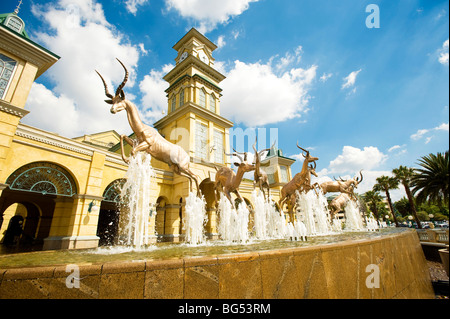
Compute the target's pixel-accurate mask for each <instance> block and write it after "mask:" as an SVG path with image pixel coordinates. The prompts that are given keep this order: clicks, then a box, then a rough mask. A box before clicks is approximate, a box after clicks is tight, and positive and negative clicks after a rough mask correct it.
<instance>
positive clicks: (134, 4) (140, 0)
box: [125, 0, 148, 15]
mask: <svg viewBox="0 0 450 319" xmlns="http://www.w3.org/2000/svg"><path fill="white" fill-rule="evenodd" d="M147 2H148V0H127V1H125V6H126V8H127V10H128V12H130V13H131V14H133V15H136V13H137V11H138V6H142V5H144V4H146V3H147Z"/></svg>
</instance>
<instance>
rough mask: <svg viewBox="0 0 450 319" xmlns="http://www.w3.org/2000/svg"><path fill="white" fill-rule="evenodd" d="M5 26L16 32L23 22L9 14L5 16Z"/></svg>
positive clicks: (20, 30) (18, 31) (21, 27)
mask: <svg viewBox="0 0 450 319" xmlns="http://www.w3.org/2000/svg"><path fill="white" fill-rule="evenodd" d="M6 26H7V27H8V28H10V29H11V30H13V31H16V32H17V33H21V32H22V31H23V27H24V26H25V23H23V21H22V19H21V18H19V17H17V16H14V15H11V16H9V17H8V18H7V21H6Z"/></svg>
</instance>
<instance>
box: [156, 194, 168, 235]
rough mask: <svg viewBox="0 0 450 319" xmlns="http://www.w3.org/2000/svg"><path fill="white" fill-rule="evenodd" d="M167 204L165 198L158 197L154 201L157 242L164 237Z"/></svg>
mask: <svg viewBox="0 0 450 319" xmlns="http://www.w3.org/2000/svg"><path fill="white" fill-rule="evenodd" d="M168 204H169V201H168V199H167V197H165V196H159V197H158V199H157V200H156V218H155V230H156V234H157V236H158V239H159V240H163V236H164V235H166V217H167V216H166V206H167V205H168Z"/></svg>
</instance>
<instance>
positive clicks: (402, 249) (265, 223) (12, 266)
mask: <svg viewBox="0 0 450 319" xmlns="http://www.w3.org/2000/svg"><path fill="white" fill-rule="evenodd" d="M119 62H120V61H119ZM120 63H121V62H120ZM121 64H122V63H121ZM122 66H123V64H122ZM123 67H124V69H125V72H126V75H125V77H124V80H123V81H122V83H121V84H120V85H119V87H118V89H117V90H116V94H115V96H113V95H111V94H110V93H109V92H108V89H107V86H106V82H105V81H104V80H103V78H101V79H102V81H103V84H104V86H105V94H106V96H107V97H108V98H109V100H107V102H108V103H110V104H112V107H111V112H112V113H116V112H119V111H122V110H126V112H127V115H128V119H129V122H130V126H131V128H132V129H133V132H134V134H135V136H136V138H137V139H136V140H134V139H131V138H129V137H128V136H126V135H122V136H121V140H120V144H121V150H122V158H123V160H124V161H125V162H127V163H128V164H129V168H128V171H127V174H126V179H127V182H126V183H125V185H124V186H123V189H122V191H121V197H122V200H123V202H126V203H127V204H126V205H124V206H123V207H122V214H121V215H123V216H121V221H120V226H121V227H120V240H119V244H120V246H119V247H118V249H115V250H109V249H106V250H105V249H102V248H97V249H88V250H79V251H77V250H68V251H55V252H39V253H27V254H17V255H14V256H12V255H10V256H0V268H1V269H0V297H1V298H29V297H34V298H36V297H41V298H42V297H43V298H188V299H193V298H229V299H231V298H232V299H239V298H254V299H256V298H393V297H403V298H404V297H406V298H408V297H416V298H417V297H419V298H428V297H434V294H433V291H432V287H431V284H430V282H429V277H427V275H426V269H427V265H426V263H425V259H424V257H423V253H421V249H420V243H419V241H418V237H417V235H416V233H415V232H414V231H413V230H407V229H400V228H397V229H392V230H386V229H380V228H379V225H378V223H377V222H376V221H375V220H374V219H373V218H372V217H368V218H366V225H364V223H363V222H362V219H361V216H360V214H359V209H358V207H357V205H356V203H353V201H352V200H350V201H349V204H348V205H347V207H345V214H346V220H345V224H344V227H342V221H341V220H339V219H336V218H335V219H333V220H330V213H329V211H328V208H327V200H326V198H325V195H324V194H325V193H326V191H330V192H336V191H339V192H341V193H342V192H345V193H351V192H350V187H355V186H356V185H357V184H358V183H360V182H361V181H362V175H361V179H356V180H354V181H347V182H344V181H341V182H338V181H336V182H332V183H330V184H329V185H328V186H329V188H328V186H327V188H326V191H323V192H322V191H319V192H317V193H316V191H314V189H313V188H312V187H311V184H310V182H311V174H315V161H317V160H318V158H317V157H312V156H310V154H309V151H307V150H305V149H303V148H301V147H300V146H299V145H298V143H297V147H299V149H301V150H302V151H303V152H304V153H302V154H303V156H304V157H305V161H304V164H303V167H302V171H301V172H300V173H298V174H296V175H295V176H294V178H293V179H292V180H291V181H290V182H289V183H287V184H286V185H285V186H283V188H282V189H281V192H280V193H281V196H280V197H281V200H280V202H279V203H278V205H279V207H280V209H281V208H282V205H281V203H282V202H283V201H284V200H288V201H290V200H292V197H291V196H292V195H294V196H295V201H296V211H295V214H294V215H293V216H291V219H292V220H290V221H289V222H288V221H287V220H286V218H285V214H284V212H283V211H281V212H280V211H278V210H277V208H276V206H275V204H274V202H273V200H272V199H271V198H270V196H269V194H267V197H266V196H265V195H264V193H262V192H261V191H258V190H257V189H256V190H254V191H253V192H252V194H251V196H252V199H253V202H254V211H253V214H254V232H251V231H250V230H249V215H250V211H249V209H248V207H247V204H246V203H245V201H243V200H242V197H241V196H240V194H239V185H240V182H241V181H242V177H243V175H244V173H245V172H249V171H252V170H254V169H255V165H253V164H251V163H247V161H246V156H244V158H240V157H239V155H236V156H237V157H238V158H240V159H241V163H237V164H235V165H237V166H238V173H237V174H235V173H234V171H232V170H231V168H229V167H221V168H220V170H219V169H216V170H217V174H216V179H215V183H216V185H215V186H217V183H221V190H222V191H221V192H220V198H219V199H218V200H217V208H218V209H217V211H218V214H217V216H218V218H219V222H218V225H217V231H218V233H219V240H215V241H208V240H206V236H205V233H204V229H205V227H204V226H205V223H206V222H207V214H206V203H205V198H203V197H202V196H201V194H200V188H199V183H198V180H197V177H196V175H195V174H193V172H192V171H191V169H190V167H189V165H190V163H191V158H190V156H189V154H188V153H187V152H186V151H185V150H184V149H183V148H181V147H180V146H178V145H175V144H172V143H170V142H168V141H167V140H166V139H165V138H164V137H162V136H161V135H160V134H159V132H158V131H157V130H155V129H154V128H152V127H149V126H146V125H145V124H143V123H142V121H141V120H140V119H139V115H138V112H137V109H136V106H134V104H133V103H131V102H130V101H128V100H126V99H125V94H124V92H123V87H124V86H125V83H126V81H127V79H128V71H127V70H126V68H125V66H123ZM99 75H100V74H99ZM100 77H101V76H100ZM124 141H126V142H127V143H128V144H129V145H130V146H132V150H131V153H130V154H131V156H130V157H126V156H125V154H124ZM255 152H257V151H256V148H255ZM236 154H237V153H236ZM152 158H153V159H156V160H159V161H160V162H162V163H166V164H168V165H169V167H171V169H172V171H173V172H174V173H175V174H177V175H179V176H183V177H187V178H188V179H189V184H190V192H189V195H188V196H187V197H186V198H185V203H186V205H185V214H184V218H183V222H184V223H183V229H184V231H185V236H184V241H185V243H182V244H166V243H161V244H159V243H157V244H151V243H150V236H152V235H153V234H154V230H153V229H151V228H152V227H153V226H151V223H150V217H152V218H153V217H155V215H153V216H150V212H151V211H155V210H154V207H152V203H153V201H152V198H151V196H150V194H151V192H150V189H151V186H152V185H154V183H155V180H154V177H155V173H154V171H153V169H152V166H151V164H150V163H151V160H152ZM309 163H313V164H311V165H309ZM258 176H259V177H260V178H261V177H263V179H264V176H263V174H262V175H258ZM218 177H220V178H218ZM194 184H195V186H196V187H197V194H196V193H194V192H193V190H192V186H193V185H194ZM260 184H261V185H262V183H260ZM320 188H321V189H322V190H325V188H323V187H320ZM215 189H217V188H216V187H215ZM352 190H353V189H352ZM230 192H234V193H235V194H236V195H237V197H238V198H239V199H240V202H239V205H238V207H237V208H236V207H234V205H233V204H232V200H231V198H230ZM153 196H154V195H153ZM122 248H124V249H122ZM66 265H68V266H70V267H68V266H66ZM27 266H28V267H29V268H24V267H27ZM369 266H370V267H369ZM17 268H18V269H17ZM367 269H378V270H379V271H378V273H370V274H368V273H367ZM424 270H425V271H424ZM72 271H78V273H77V274H78V275H76V276H75V275H74V276H73V280H74V281H78V283H80V281H81V285H76V284H74V285H71V286H70V287H69V286H68V285H67V284H66V283H67V280H66V279H67V276H68V273H70V272H72ZM70 275H72V274H69V276H70ZM372 275H373V276H376V275H378V276H380V278H379V279H382V280H379V282H380V283H381V285H382V287H381V288H382V289H377V288H380V287H372V286H370V285H367V282H368V281H367V279H368V278H369V277H368V276H372ZM73 287H79V288H78V289H73Z"/></svg>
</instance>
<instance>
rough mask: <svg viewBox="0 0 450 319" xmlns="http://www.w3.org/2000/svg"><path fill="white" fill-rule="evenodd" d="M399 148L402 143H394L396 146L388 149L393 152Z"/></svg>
mask: <svg viewBox="0 0 450 319" xmlns="http://www.w3.org/2000/svg"><path fill="white" fill-rule="evenodd" d="M399 148H401V146H400V145H394V146H392V147H391V148H390V149H388V152H389V153H390V152H393V151H394V150H396V149H399Z"/></svg>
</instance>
